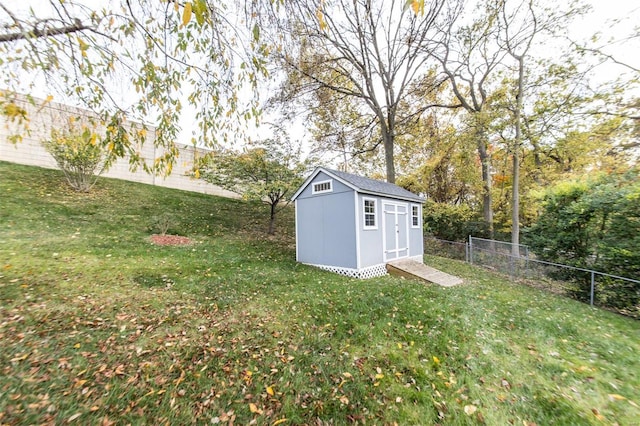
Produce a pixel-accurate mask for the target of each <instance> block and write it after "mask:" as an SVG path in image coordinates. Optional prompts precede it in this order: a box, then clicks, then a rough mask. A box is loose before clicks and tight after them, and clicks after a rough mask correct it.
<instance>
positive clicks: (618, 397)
mask: <svg viewBox="0 0 640 426" xmlns="http://www.w3.org/2000/svg"><path fill="white" fill-rule="evenodd" d="M609 399H610V400H611V401H614V400H617V401H624V400H625V399H627V398H625V397H624V396H622V395H618V394H617V393H610V394H609Z"/></svg>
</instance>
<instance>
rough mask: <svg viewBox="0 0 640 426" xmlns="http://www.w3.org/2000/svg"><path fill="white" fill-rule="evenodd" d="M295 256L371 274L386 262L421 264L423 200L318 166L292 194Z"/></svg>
mask: <svg viewBox="0 0 640 426" xmlns="http://www.w3.org/2000/svg"><path fill="white" fill-rule="evenodd" d="M292 199H293V200H294V202H295V210H296V259H297V260H298V262H301V263H305V264H308V265H313V266H317V267H319V268H322V269H326V270H329V271H332V272H336V273H339V274H342V275H347V276H350V277H357V278H371V277H376V276H382V275H385V274H386V273H387V271H386V264H387V262H390V261H393V260H397V259H403V258H406V259H413V260H416V261H418V262H421V263H422V256H423V234H422V203H423V202H424V198H422V197H420V196H418V195H415V194H413V193H411V192H409V191H407V190H405V189H403V188H400V187H399V186H397V185H394V184H391V183H388V182H383V181H378V180H374V179H369V178H365V177H362V176H357V175H354V174H351V173H345V172H341V171H337V170H331V169H327V168H324V167H318V168H316V169H315V170H314V171H313V173H312V174H311V175H310V176H309V177H308V178H307V179H306V180H305V182H304V183H303V184H302V186H301V187H300V189H298V191H297V192H296V193H295V194H294V195H293V197H292Z"/></svg>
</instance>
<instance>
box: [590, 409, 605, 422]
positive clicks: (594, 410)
mask: <svg viewBox="0 0 640 426" xmlns="http://www.w3.org/2000/svg"><path fill="white" fill-rule="evenodd" d="M591 412H592V413H593V414H594V415H595V416H596V419H598V420H604V416H603V415H602V414H600V411H598V409H597V408H592V409H591Z"/></svg>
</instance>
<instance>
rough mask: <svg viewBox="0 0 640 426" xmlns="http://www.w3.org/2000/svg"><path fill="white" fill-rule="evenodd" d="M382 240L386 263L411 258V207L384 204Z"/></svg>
mask: <svg viewBox="0 0 640 426" xmlns="http://www.w3.org/2000/svg"><path fill="white" fill-rule="evenodd" d="M382 211H383V220H382V238H383V241H382V242H383V245H384V261H385V262H388V261H390V260H395V259H400V258H403V257H408V256H409V214H408V213H409V206H408V205H407V204H396V203H387V202H383V203H382Z"/></svg>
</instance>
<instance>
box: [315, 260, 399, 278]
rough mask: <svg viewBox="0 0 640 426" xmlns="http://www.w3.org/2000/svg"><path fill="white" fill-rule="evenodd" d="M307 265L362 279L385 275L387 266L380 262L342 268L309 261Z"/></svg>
mask: <svg viewBox="0 0 640 426" xmlns="http://www.w3.org/2000/svg"><path fill="white" fill-rule="evenodd" d="M307 265H309V266H315V267H316V268H320V269H323V270H325V271H329V272H333V273H335V274H340V275H345V276H347V277H351V278H359V279H363V280H365V279H367V278H375V277H382V276H385V275H387V266H386V264H384V263H381V264H379V265H373V266H368V267H366V268H360V269H353V268H342V267H340V266H328V265H314V264H311V263H307Z"/></svg>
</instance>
